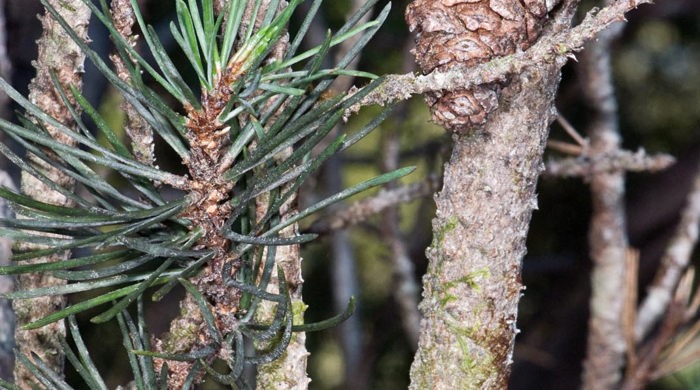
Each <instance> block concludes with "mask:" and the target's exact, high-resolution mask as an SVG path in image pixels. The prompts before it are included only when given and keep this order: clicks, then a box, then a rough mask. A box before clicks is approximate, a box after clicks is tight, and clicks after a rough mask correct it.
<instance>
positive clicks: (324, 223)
mask: <svg viewBox="0 0 700 390" xmlns="http://www.w3.org/2000/svg"><path fill="white" fill-rule="evenodd" d="M439 185H440V180H439V179H438V178H437V177H435V176H429V177H428V178H426V179H425V180H424V181H421V182H417V183H411V184H406V185H401V186H398V187H396V188H394V189H390V190H387V189H384V190H381V191H380V192H379V193H378V194H377V195H374V196H369V197H367V198H364V199H362V200H359V201H357V202H355V203H352V204H350V205H349V206H347V207H346V208H343V209H340V210H337V211H335V212H333V213H331V214H329V215H327V216H325V217H323V218H321V219H319V220H318V221H316V222H314V223H313V224H312V225H311V226H310V227H309V229H308V231H309V232H311V233H319V234H323V233H327V232H330V231H332V230H339V229H344V228H346V227H348V226H351V225H355V224H358V223H360V222H363V221H365V220H367V219H368V218H370V217H372V216H374V215H376V214H378V213H380V212H382V211H383V210H386V209H387V208H389V207H392V206H396V205H398V204H401V203H406V202H410V201H412V200H415V199H418V198H422V197H425V196H429V195H432V194H433V193H435V192H436V191H437V190H438V189H439Z"/></svg>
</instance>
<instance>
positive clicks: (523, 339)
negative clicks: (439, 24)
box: [0, 0, 700, 390]
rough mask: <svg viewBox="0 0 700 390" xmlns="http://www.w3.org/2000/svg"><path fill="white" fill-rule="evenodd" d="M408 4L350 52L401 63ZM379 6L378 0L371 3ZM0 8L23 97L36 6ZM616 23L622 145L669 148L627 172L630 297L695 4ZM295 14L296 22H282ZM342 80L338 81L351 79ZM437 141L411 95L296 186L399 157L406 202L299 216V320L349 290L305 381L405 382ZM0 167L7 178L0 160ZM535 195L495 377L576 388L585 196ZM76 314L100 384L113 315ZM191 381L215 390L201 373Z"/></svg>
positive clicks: (661, 196) (571, 75)
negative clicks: (97, 322) (654, 163)
mask: <svg viewBox="0 0 700 390" xmlns="http://www.w3.org/2000/svg"><path fill="white" fill-rule="evenodd" d="M139 3H140V4H142V7H143V9H144V14H145V15H146V17H147V19H148V20H149V21H150V23H151V24H152V25H153V26H154V27H155V28H156V30H157V31H159V32H161V33H162V37H161V39H162V41H163V42H164V43H165V44H166V46H167V45H169V48H170V49H173V50H174V49H175V47H176V45H175V43H174V41H173V40H172V39H168V38H167V37H168V34H169V32H168V28H167V26H168V23H169V22H170V21H171V20H172V19H173V18H174V5H172V4H171V3H173V2H170V1H163V0H140V1H139ZM407 3H408V1H407V0H398V1H394V2H393V3H392V11H391V14H390V16H389V19H388V20H387V22H386V23H385V25H384V27H383V28H382V29H381V30H380V32H379V33H378V35H377V36H376V37H375V38H374V40H373V41H372V43H371V44H370V45H369V46H368V48H367V50H366V51H365V52H363V54H362V57H361V58H360V60H359V63H358V64H357V68H358V69H361V70H364V71H369V72H372V73H375V74H378V75H382V74H388V73H406V72H413V71H415V66H414V64H413V57H412V54H411V53H410V49H411V47H412V45H413V37H412V36H411V34H409V33H408V30H407V27H406V25H405V22H404V19H403V12H404V9H405V7H406V5H407ZM385 4H386V2H385V1H380V3H379V5H378V6H377V9H376V10H375V13H376V12H379V10H380V7H383V6H384V5H385ZM594 5H597V4H594V3H592V2H590V1H584V2H583V4H582V6H581V9H583V10H587V9H590V8H591V7H592V6H594ZM0 6H1V9H2V11H3V13H4V18H2V17H0V23H2V22H4V27H5V29H6V34H7V56H6V58H7V61H3V60H4V59H3V60H0V72H2V76H3V77H5V78H8V79H11V80H12V84H13V85H14V86H15V88H17V89H18V90H19V91H22V92H25V93H26V90H27V84H28V83H29V81H30V79H31V78H32V77H33V74H34V69H33V68H32V65H31V62H32V60H33V59H34V58H35V57H36V44H35V40H36V39H37V38H38V36H39V34H40V24H39V22H38V20H37V18H36V15H37V14H38V13H40V12H41V6H40V4H39V2H38V0H0ZM353 6H354V5H353V1H351V0H328V1H326V2H325V4H324V5H323V6H322V11H321V13H320V14H319V17H318V18H317V19H316V21H315V25H314V26H313V28H312V31H314V33H313V34H311V35H310V36H309V37H308V40H307V42H305V45H306V46H307V47H312V46H314V45H316V44H318V43H319V42H320V41H321V40H322V39H323V36H324V34H325V31H326V30H327V29H328V28H331V29H334V28H338V27H339V26H340V25H342V23H343V22H344V20H345V19H346V17H347V16H348V14H349V13H350V12H351V10H352V9H353ZM304 7H308V5H307V4H304V5H302V6H301V8H302V9H300V10H299V12H297V14H298V15H304V13H305V11H304ZM0 16H2V15H0ZM628 19H629V23H628V24H627V27H626V29H625V31H624V34H623V35H622V37H621V38H620V40H619V41H618V42H617V44H616V45H615V47H614V52H613V57H614V68H615V83H616V85H615V86H616V93H617V97H618V103H619V107H620V118H619V120H620V125H621V126H620V128H621V131H622V133H623V139H624V141H623V143H624V146H625V148H627V149H630V150H637V149H638V148H640V147H643V148H645V149H646V150H647V151H649V152H663V153H669V154H672V155H674V156H676V158H677V159H678V160H677V163H676V164H675V165H673V166H672V167H671V168H669V169H667V170H665V171H663V172H658V173H654V174H649V173H634V174H630V175H629V176H628V190H627V196H628V209H627V212H628V227H629V237H630V242H631V244H632V246H633V247H635V248H637V249H639V250H640V251H641V259H640V261H641V263H640V294H643V292H644V285H645V284H646V283H648V282H649V281H650V280H651V278H652V277H653V274H654V270H655V269H656V267H657V265H658V260H659V257H660V255H661V253H662V251H663V249H664V247H665V244H666V241H667V239H668V237H669V236H670V234H671V232H672V231H673V228H674V227H675V223H676V222H677V220H678V215H679V211H680V209H681V207H682V206H683V202H684V198H685V194H686V192H687V190H688V188H689V186H690V181H691V179H692V176H693V174H694V170H695V167H697V166H698V162H699V160H700V2H697V1H695V0H658V1H657V2H656V4H655V5H653V6H649V5H646V6H643V7H642V8H640V9H638V10H636V11H634V12H632V13H630V14H629V15H628ZM299 21H300V17H297V18H296V19H295V22H294V23H299ZM291 30H292V31H293V30H294V26H292V28H291ZM90 37H91V39H92V41H93V47H94V48H96V50H98V51H99V52H101V53H104V55H105V56H107V55H108V54H109V53H110V51H111V50H112V47H111V43H110V41H109V39H108V38H107V36H106V32H105V31H104V29H103V28H101V26H99V25H98V23H93V25H91V30H90ZM0 54H2V53H0ZM0 56H1V55H0ZM175 58H177V57H175ZM183 65H184V64H183ZM183 68H185V67H183ZM347 82H348V85H350V84H351V83H352V82H353V80H347ZM84 94H85V95H86V96H87V97H88V98H89V99H90V100H91V101H92V103H93V104H94V105H96V106H99V107H100V110H101V111H102V113H103V115H104V116H105V117H107V118H108V119H109V121H110V123H111V125H112V127H113V128H119V127H120V124H121V123H122V122H123V119H124V118H123V116H122V114H121V113H120V112H119V110H118V105H119V99H118V95H117V94H116V92H115V91H113V90H112V89H111V88H109V86H108V84H107V83H106V82H105V80H104V79H102V78H101V77H100V75H99V73H98V72H97V71H96V70H95V69H94V68H92V67H90V66H88V67H87V71H86V74H85V83H84ZM0 106H1V111H0V113H1V114H2V115H4V116H5V117H10V116H12V112H13V110H14V108H13V107H11V106H9V105H8V103H7V102H2V103H0ZM557 108H558V109H559V111H560V113H561V114H562V116H564V117H565V118H566V119H568V120H569V121H570V122H571V123H572V124H573V126H574V127H575V128H577V129H579V130H580V131H583V130H584V129H585V128H586V126H587V123H586V119H587V118H588V109H587V107H586V104H585V102H583V101H582V99H581V92H580V85H579V84H578V79H577V70H576V62H573V61H572V62H570V63H569V64H568V65H567V66H566V67H565V69H564V75H563V81H562V85H561V88H560V94H559V98H558V101H557ZM378 111H379V109H378V108H373V107H370V108H367V109H365V110H363V111H361V112H360V114H359V115H358V118H357V120H355V119H351V120H350V121H349V123H348V124H347V126H350V127H352V126H354V125H355V123H356V122H357V123H365V122H366V120H367V118H369V117H370V116H372V115H376V114H377V112H378ZM551 137H552V139H558V140H562V141H566V142H572V140H571V139H569V138H568V136H567V135H566V133H565V132H564V131H563V130H562V129H561V127H559V126H558V125H557V124H553V125H552V128H551ZM449 147H450V142H449V137H447V136H446V135H445V134H444V131H443V130H442V129H441V128H439V127H437V126H435V125H434V124H432V123H431V122H430V115H429V113H428V111H427V109H426V107H425V104H424V103H423V101H422V99H421V98H414V99H411V100H409V101H406V102H405V103H403V104H401V105H399V106H398V107H397V108H395V109H394V111H393V113H392V114H391V116H390V117H389V119H387V120H386V121H385V122H384V123H383V124H382V125H381V127H380V129H378V130H377V131H375V132H374V133H373V134H372V135H370V136H369V137H367V138H366V139H365V140H363V141H362V143H361V144H358V145H357V147H355V148H352V149H351V150H349V151H347V152H346V153H344V154H343V155H341V156H339V157H338V158H335V159H333V160H332V161H330V162H329V163H328V164H327V165H326V166H325V167H324V170H323V171H322V172H321V173H320V174H319V175H318V176H317V177H315V178H313V179H312V180H311V182H310V183H309V184H308V185H307V186H306V187H305V188H304V189H303V190H302V193H301V197H300V203H301V204H302V207H303V204H305V203H310V202H312V201H313V200H314V199H317V198H319V197H324V196H326V195H328V194H330V193H333V192H336V191H338V190H339V189H341V188H344V187H347V186H349V185H352V184H354V183H357V182H359V181H361V180H364V179H367V178H369V177H371V176H373V175H376V174H378V173H380V172H382V171H387V170H391V169H394V167H398V166H408V165H415V166H416V167H417V170H416V172H415V173H413V174H412V175H409V176H408V177H406V178H405V179H404V180H403V182H402V183H399V184H397V185H395V186H394V187H396V188H394V189H393V190H394V191H398V190H405V193H406V194H407V195H406V196H405V199H407V200H410V201H408V202H404V203H402V204H401V205H400V206H398V207H390V208H388V209H385V210H384V211H382V212H381V213H379V214H375V215H371V216H368V217H367V218H355V219H356V220H355V221H352V223H349V224H347V226H344V227H342V228H339V229H338V228H329V225H331V224H330V221H333V220H334V218H337V216H338V213H342V212H344V211H347V208H348V207H349V204H350V203H352V202H353V201H357V200H358V199H351V200H350V202H347V203H346V204H344V205H340V206H338V207H336V208H334V209H332V210H329V211H328V212H326V213H325V214H323V215H319V216H315V217H312V218H310V219H309V220H307V221H305V222H304V224H303V226H302V228H303V229H305V230H309V231H315V232H319V233H321V237H320V238H319V239H318V240H317V241H316V242H314V243H312V244H310V245H307V246H305V247H304V248H302V249H303V258H304V262H303V265H304V278H305V280H306V283H305V286H304V298H305V301H306V302H307V303H308V305H309V306H310V307H309V309H308V311H307V317H306V319H307V321H318V320H323V319H325V318H328V317H329V316H332V315H334V314H336V313H337V312H339V311H342V310H343V309H344V307H345V305H346V303H347V300H348V298H349V296H351V295H352V296H356V297H357V299H358V305H357V311H356V313H355V315H354V316H353V317H352V318H351V319H350V320H348V321H347V322H346V323H345V324H343V325H342V326H341V327H338V328H335V329H332V330H328V331H324V332H319V333H312V334H309V335H308V348H309V349H310V351H311V357H310V361H309V369H308V371H309V375H310V377H311V378H312V382H311V389H315V390H326V389H352V390H362V389H383V390H391V389H405V388H407V385H408V383H409V376H408V372H409V367H410V364H411V360H412V357H413V353H414V349H415V345H416V334H415V332H416V330H417V329H416V326H415V325H416V322H415V314H416V311H415V308H413V309H411V307H410V305H411V303H415V298H416V294H412V293H411V291H415V289H420V286H421V282H420V277H421V275H422V274H423V273H424V271H425V269H426V258H425V254H424V252H425V248H426V247H427V246H429V245H430V242H431V239H432V233H431V218H432V215H433V201H432V197H431V193H432V192H434V191H435V190H436V189H439V185H440V184H439V181H440V174H441V170H442V164H443V162H444V161H445V160H446V159H447V158H448V157H449ZM554 157H561V154H559V153H556V152H551V151H550V152H548V153H547V156H546V158H554ZM172 158H173V157H172V156H168V155H167V154H162V153H161V154H160V155H159V164H160V165H161V166H164V165H165V166H167V165H168V160H169V159H172ZM0 168H3V169H6V170H9V171H10V173H11V174H12V176H13V177H15V178H17V177H18V173H17V172H15V171H13V170H12V167H8V166H7V165H6V164H5V163H4V162H3V163H2V165H0ZM390 190H391V189H390ZM538 193H539V210H538V211H536V212H535V214H534V217H533V221H532V228H531V230H530V235H529V240H528V255H527V257H526V258H525V262H524V269H523V280H524V284H525V285H526V286H527V290H526V291H525V295H524V297H523V299H522V301H521V305H520V313H519V318H518V322H519V327H520V329H521V330H522V332H521V334H520V335H519V336H518V338H517V344H516V348H515V356H514V359H515V364H514V366H513V373H512V377H511V386H510V388H511V389H514V390H526V389H572V388H577V387H578V384H579V377H580V372H581V362H582V359H583V357H584V352H585V338H586V327H587V306H588V294H589V270H590V262H589V260H588V250H587V243H586V239H587V229H588V219H589V214H590V206H589V204H590V201H589V191H588V187H587V185H586V183H584V182H583V181H582V180H581V179H579V178H556V177H548V176H545V177H543V178H542V179H541V181H540V183H539V190H538ZM370 194H372V193H370ZM367 195H368V194H364V195H363V196H362V197H364V196H367ZM466 239H468V238H466ZM412 297H413V298H412ZM175 298H177V295H175V296H174V298H173V299H171V301H170V302H161V303H159V304H158V305H152V306H151V308H150V309H149V316H150V326H151V331H152V332H153V333H159V332H161V331H163V330H165V329H166V327H167V324H166V323H165V321H164V320H167V319H169V318H172V317H173V316H174V314H175V312H176V308H177V300H176V299H175ZM69 299H70V298H69ZM412 299H413V300H412ZM90 314H91V313H86V314H85V315H83V316H82V317H80V318H81V319H82V320H83V321H82V322H81V325H82V329H83V331H84V334H85V337H86V338H87V339H88V342H89V343H90V345H91V346H92V347H91V348H92V350H93V351H94V352H93V354H92V355H93V358H94V359H95V360H96V363H97V365H98V368H99V369H100V371H101V372H102V373H103V374H104V375H105V376H106V377H107V378H108V379H109V385H110V387H116V386H117V385H119V384H125V383H126V382H128V380H129V379H128V378H129V369H128V364H127V361H126V354H124V353H123V352H122V345H121V340H120V335H119V331H118V329H117V328H116V324H111V325H110V324H107V325H106V326H100V327H91V325H90V323H89V322H88V321H87V319H88V318H89V317H90ZM698 358H700V352H699V355H698ZM67 375H68V376H69V378H73V380H75V381H76V382H75V383H78V382H77V379H78V378H77V375H75V374H74V373H72V372H70V369H69V370H68V372H67ZM76 386H77V388H80V387H79V385H76ZM202 388H203V389H217V388H220V387H218V386H216V385H214V384H208V383H205V384H204V385H203V386H202ZM651 388H653V389H691V388H700V365H698V364H695V365H691V366H689V367H688V368H687V369H685V370H684V371H682V372H680V373H678V374H675V375H672V376H669V377H666V378H663V379H660V380H658V381H656V382H655V383H654V384H653V385H652V386H651Z"/></svg>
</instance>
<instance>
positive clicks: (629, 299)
mask: <svg viewBox="0 0 700 390" xmlns="http://www.w3.org/2000/svg"><path fill="white" fill-rule="evenodd" d="M625 263H626V264H625V267H626V271H627V272H626V273H625V281H624V285H625V290H624V303H623V311H622V328H623V332H624V335H625V343H626V344H627V373H628V374H629V373H632V372H634V369H635V368H636V366H637V360H638V356H637V353H636V352H637V350H636V342H635V338H634V323H635V321H636V317H637V287H638V286H637V285H638V282H637V280H638V278H639V251H638V250H634V249H628V250H627V255H626V256H625ZM627 376H629V375H627Z"/></svg>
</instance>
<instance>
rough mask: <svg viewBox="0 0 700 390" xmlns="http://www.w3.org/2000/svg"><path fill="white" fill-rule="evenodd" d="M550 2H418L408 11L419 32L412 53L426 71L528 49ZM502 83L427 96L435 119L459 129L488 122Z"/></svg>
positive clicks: (500, 0) (418, 0)
mask: <svg viewBox="0 0 700 390" xmlns="http://www.w3.org/2000/svg"><path fill="white" fill-rule="evenodd" d="M550 2H551V0H415V1H413V2H412V3H411V4H410V5H409V6H408V8H407V9H406V21H407V22H408V26H409V29H410V30H411V31H412V32H416V35H417V39H416V48H415V50H414V51H413V54H414V55H415V56H416V61H417V62H418V64H419V65H420V67H421V70H422V71H423V72H424V73H429V72H432V71H433V70H436V69H437V70H441V71H445V70H447V69H449V68H450V67H452V66H454V65H457V64H464V65H467V66H471V65H476V64H479V63H483V62H487V61H489V60H490V59H492V58H494V57H500V56H505V55H508V54H512V53H514V52H515V51H516V50H517V49H520V50H525V49H527V48H528V47H530V45H532V44H533V43H534V42H535V40H537V37H538V35H539V33H540V30H541V27H542V24H543V21H544V19H545V18H546V16H547V11H548V9H547V8H548V7H547V6H548V5H550V4H549V3H550ZM501 87H502V85H498V84H489V85H480V86H477V87H474V88H472V89H469V90H456V91H438V92H433V93H428V94H426V100H427V102H428V104H429V105H430V107H431V110H432V113H433V120H434V121H435V122H437V123H438V124H440V125H442V126H443V127H445V128H447V129H449V130H451V131H454V132H467V131H469V130H471V129H475V128H478V127H480V126H481V125H483V124H484V123H485V122H486V117H487V115H488V114H489V113H490V112H491V111H493V110H495V109H496V107H497V106H498V94H499V91H500V88H501Z"/></svg>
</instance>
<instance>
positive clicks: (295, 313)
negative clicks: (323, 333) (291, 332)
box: [292, 300, 309, 325]
mask: <svg viewBox="0 0 700 390" xmlns="http://www.w3.org/2000/svg"><path fill="white" fill-rule="evenodd" d="M308 308H309V305H307V304H305V303H304V301H302V300H295V301H293V302H292V321H293V323H294V325H301V324H303V323H304V313H305V312H306V309H308Z"/></svg>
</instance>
